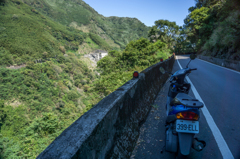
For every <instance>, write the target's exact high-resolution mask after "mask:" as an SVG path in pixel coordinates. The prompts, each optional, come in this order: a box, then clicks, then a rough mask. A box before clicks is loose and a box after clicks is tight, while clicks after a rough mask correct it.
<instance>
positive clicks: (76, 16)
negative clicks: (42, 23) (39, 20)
mask: <svg viewBox="0 0 240 159" xmlns="http://www.w3.org/2000/svg"><path fill="white" fill-rule="evenodd" d="M23 1H24V2H25V3H27V4H29V5H31V6H32V7H34V8H35V9H36V10H38V11H39V12H41V13H42V14H44V15H47V16H48V17H51V18H52V19H53V20H54V21H57V22H59V23H61V24H63V25H66V26H71V25H73V24H74V26H75V27H76V28H78V29H83V30H84V31H85V32H91V33H94V34H97V35H99V36H100V37H101V38H102V39H104V40H106V41H107V42H108V43H111V46H112V48H114V49H118V48H119V47H120V48H122V49H123V48H125V47H126V45H127V44H128V43H129V42H130V41H131V40H136V39H138V38H140V37H145V38H146V37H147V31H148V29H149V28H148V27H147V26H145V25H144V24H143V23H142V22H140V21H139V20H138V19H136V18H119V17H104V16H102V15H100V14H98V13H97V12H96V11H95V10H94V9H93V8H91V7H90V6H89V5H88V4H86V3H85V2H84V1H82V0H68V1H56V0H38V1H35V0H23Z"/></svg>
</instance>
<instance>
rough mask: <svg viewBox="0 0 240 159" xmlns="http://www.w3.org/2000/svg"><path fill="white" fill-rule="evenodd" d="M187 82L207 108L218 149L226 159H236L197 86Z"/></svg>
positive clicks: (209, 122) (206, 117)
mask: <svg viewBox="0 0 240 159" xmlns="http://www.w3.org/2000/svg"><path fill="white" fill-rule="evenodd" d="M176 60H177V62H178V65H179V67H180V69H182V66H181V64H180V63H179V61H178V58H177V56H176ZM186 79H187V81H188V82H189V83H190V84H191V89H192V91H193V94H194V95H195V97H196V98H197V99H198V100H199V101H200V102H202V103H203V104H204V105H205V106H204V107H203V108H202V112H203V115H204V116H205V119H206V121H207V123H208V126H209V128H210V129H211V131H212V134H213V136H214V138H215V141H216V142H217V145H218V148H219V150H220V152H221V154H222V156H223V158H224V159H234V157H233V155H232V153H231V151H230V149H229V147H228V145H227V143H226V141H225V140H224V138H223V136H222V134H221V132H220V130H219V129H218V127H217V125H216V123H215V122H214V120H213V118H212V116H211V114H210V112H209V111H208V109H207V106H206V104H205V103H204V102H203V100H202V98H201V97H200V95H199V93H198V92H197V90H196V88H195V86H194V85H193V83H192V82H191V80H190V79H189V77H186Z"/></svg>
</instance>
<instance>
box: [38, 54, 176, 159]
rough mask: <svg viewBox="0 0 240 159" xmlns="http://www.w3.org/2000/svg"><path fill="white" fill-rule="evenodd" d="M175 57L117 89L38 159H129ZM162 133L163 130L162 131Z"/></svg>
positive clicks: (68, 129)
mask: <svg viewBox="0 0 240 159" xmlns="http://www.w3.org/2000/svg"><path fill="white" fill-rule="evenodd" d="M174 61H175V57H174V56H173V57H171V58H170V59H168V60H165V61H164V62H160V63H157V64H155V65H153V66H151V67H149V68H147V69H146V70H144V71H142V72H141V73H140V74H139V78H133V79H132V80H130V81H128V82H127V83H125V84H124V85H123V86H121V87H120V88H118V89H117V90H116V91H114V92H113V93H111V94H110V95H108V96H107V97H106V98H104V99H103V100H101V101H100V102H99V103H98V104H97V105H95V106H94V107H93V108H92V109H91V110H89V111H88V112H86V113H85V114H84V115H83V116H81V117H80V118H79V119H78V120H76V121H75V122H74V123H73V124H72V125H71V126H69V127H68V128H67V129H66V130H64V131H63V132H62V134H61V135H60V136H58V137H57V138H56V139H55V140H54V141H53V142H52V143H51V144H50V145H49V146H48V147H47V148H46V149H45V150H44V151H43V152H42V153H41V154H40V155H39V156H38V157H37V158H38V159H53V158H54V159H55V158H57V159H70V158H71V159H76V158H80V159H95V158H98V159H105V158H114V159H115V158H124V159H125V158H129V157H130V155H131V153H132V151H133V149H134V147H135V145H136V141H137V139H138V137H139V130H140V127H141V125H142V123H144V121H145V120H146V118H147V115H148V113H149V111H150V108H151V104H152V103H153V101H154V99H155V98H156V96H157V93H158V92H159V91H160V89H161V88H162V86H163V85H164V83H165V82H166V80H167V79H168V75H167V74H164V75H163V74H162V73H161V72H160V70H159V68H160V67H163V68H164V69H165V70H167V71H171V70H172V67H173V64H174ZM163 131H164V130H163Z"/></svg>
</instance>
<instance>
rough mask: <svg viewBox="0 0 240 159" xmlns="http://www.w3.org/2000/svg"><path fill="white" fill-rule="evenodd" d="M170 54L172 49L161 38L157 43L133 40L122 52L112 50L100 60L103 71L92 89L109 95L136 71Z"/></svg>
mask: <svg viewBox="0 0 240 159" xmlns="http://www.w3.org/2000/svg"><path fill="white" fill-rule="evenodd" d="M169 56H170V49H169V48H168V46H167V44H165V43H163V42H161V41H160V40H158V41H157V42H155V43H151V42H150V41H149V40H148V39H145V38H140V39H139V40H136V41H131V42H130V43H129V44H128V45H127V46H126V49H125V50H123V51H122V52H120V51H116V50H113V51H110V52H109V55H108V56H106V57H104V58H103V59H101V60H100V61H98V63H97V64H98V68H99V69H100V71H101V72H102V73H101V76H100V78H99V79H97V80H96V81H95V82H94V83H93V85H92V90H91V91H93V92H97V94H101V95H108V94H109V93H111V92H113V91H114V90H116V89H117V88H118V87H120V86H121V85H123V84H124V83H126V82H127V81H128V80H130V79H131V78H132V75H133V72H134V71H139V72H140V71H142V70H144V69H145V68H147V67H149V66H151V65H153V64H155V63H157V62H159V61H160V59H167V58H168V57H169Z"/></svg>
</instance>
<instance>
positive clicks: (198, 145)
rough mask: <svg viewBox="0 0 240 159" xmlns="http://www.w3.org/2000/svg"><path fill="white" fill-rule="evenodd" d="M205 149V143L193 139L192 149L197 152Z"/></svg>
mask: <svg viewBox="0 0 240 159" xmlns="http://www.w3.org/2000/svg"><path fill="white" fill-rule="evenodd" d="M205 147H206V142H205V141H203V140H199V139H198V138H194V140H193V144H192V148H193V149H194V150H196V151H198V152H200V151H202V150H203V149H204V148H205Z"/></svg>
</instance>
